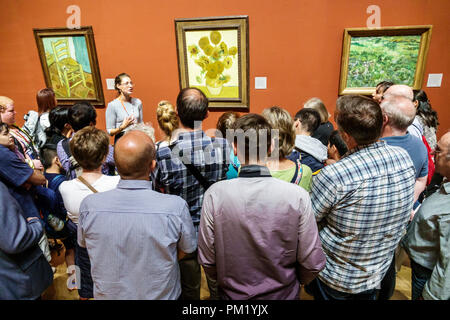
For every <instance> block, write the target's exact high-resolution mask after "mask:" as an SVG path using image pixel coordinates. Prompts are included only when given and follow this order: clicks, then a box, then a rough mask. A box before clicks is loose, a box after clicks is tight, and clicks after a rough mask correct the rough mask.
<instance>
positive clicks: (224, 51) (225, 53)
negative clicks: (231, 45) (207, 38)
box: [219, 41, 228, 56]
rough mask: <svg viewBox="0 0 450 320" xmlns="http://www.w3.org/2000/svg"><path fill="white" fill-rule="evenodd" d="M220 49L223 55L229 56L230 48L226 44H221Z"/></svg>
mask: <svg viewBox="0 0 450 320" xmlns="http://www.w3.org/2000/svg"><path fill="white" fill-rule="evenodd" d="M219 47H220V49H221V50H222V51H223V55H224V56H227V55H228V46H227V44H226V43H225V42H223V41H222V42H221V43H220V45H219Z"/></svg>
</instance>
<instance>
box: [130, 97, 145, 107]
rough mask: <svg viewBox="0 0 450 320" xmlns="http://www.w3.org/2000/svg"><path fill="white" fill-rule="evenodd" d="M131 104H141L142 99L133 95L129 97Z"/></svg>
mask: <svg viewBox="0 0 450 320" xmlns="http://www.w3.org/2000/svg"><path fill="white" fill-rule="evenodd" d="M131 104H134V105H138V106H141V105H142V100H141V99H139V98H134V97H133V98H131Z"/></svg>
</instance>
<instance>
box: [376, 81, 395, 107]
mask: <svg viewBox="0 0 450 320" xmlns="http://www.w3.org/2000/svg"><path fill="white" fill-rule="evenodd" d="M393 85H394V83H393V82H390V81H381V82H380V83H378V84H377V85H376V87H375V92H374V93H372V98H373V100H375V101H376V102H378V103H381V101H382V100H383V93H384V92H385V91H386V90H387V89H389V88H390V87H391V86H393Z"/></svg>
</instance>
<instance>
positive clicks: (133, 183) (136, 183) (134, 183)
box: [117, 179, 152, 189]
mask: <svg viewBox="0 0 450 320" xmlns="http://www.w3.org/2000/svg"><path fill="white" fill-rule="evenodd" d="M117 188H118V189H152V183H151V181H149V180H123V179H120V180H119V183H118V184H117Z"/></svg>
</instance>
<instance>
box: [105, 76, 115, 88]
mask: <svg viewBox="0 0 450 320" xmlns="http://www.w3.org/2000/svg"><path fill="white" fill-rule="evenodd" d="M106 87H107V88H108V90H114V79H106Z"/></svg>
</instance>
